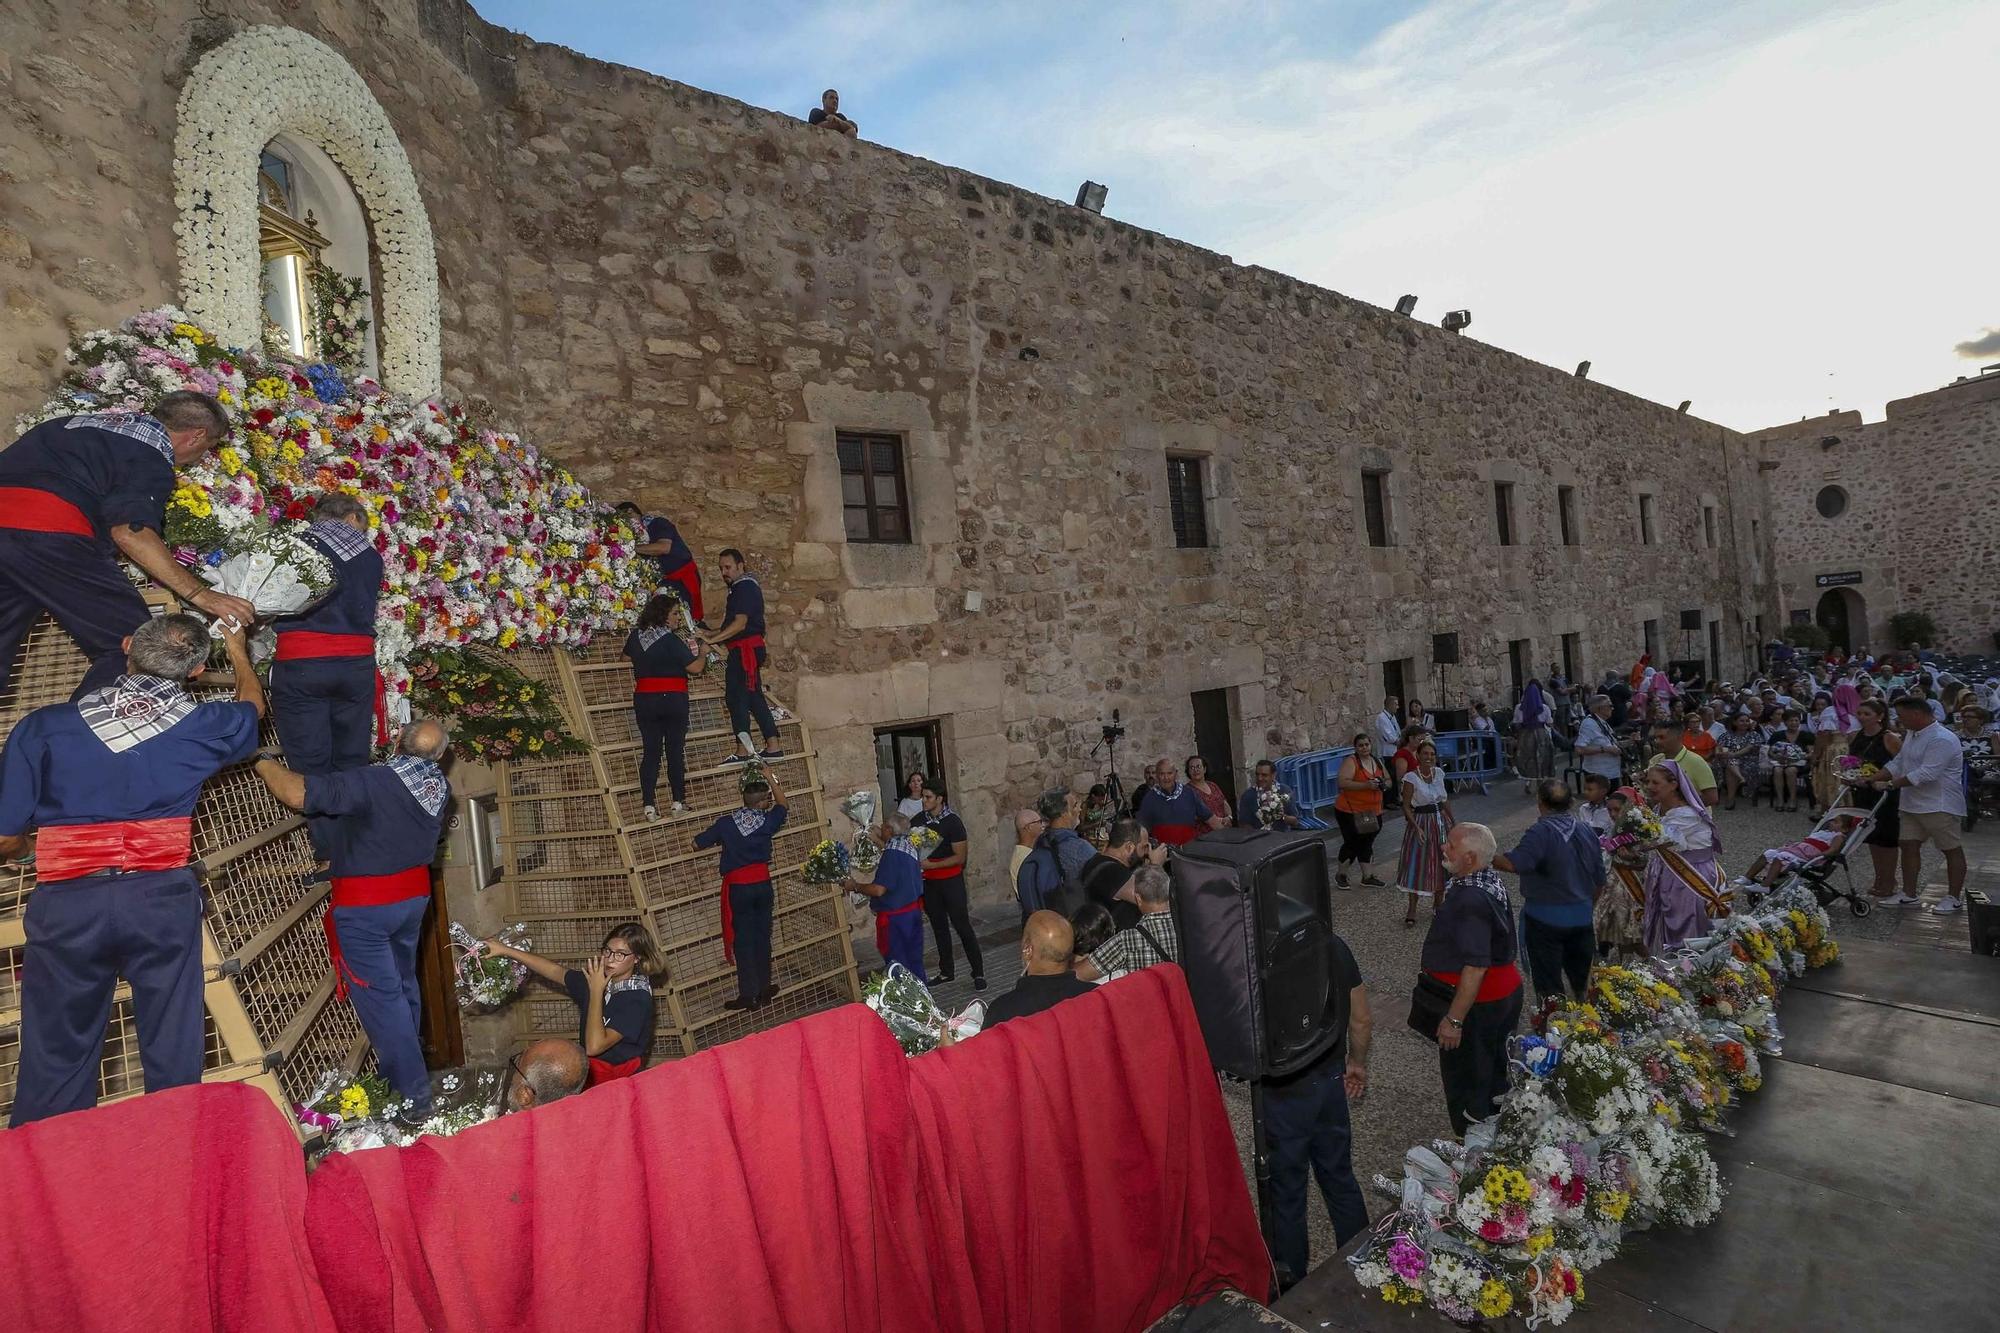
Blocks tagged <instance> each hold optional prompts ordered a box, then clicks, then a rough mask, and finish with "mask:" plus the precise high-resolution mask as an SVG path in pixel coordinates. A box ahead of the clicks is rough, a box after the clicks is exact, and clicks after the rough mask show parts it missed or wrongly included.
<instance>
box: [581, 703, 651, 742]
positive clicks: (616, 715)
mask: <svg viewBox="0 0 2000 1333" xmlns="http://www.w3.org/2000/svg"><path fill="white" fill-rule="evenodd" d="M588 717H589V719H590V723H589V725H590V734H589V735H587V736H585V737H584V739H585V740H587V741H589V742H590V743H591V744H592V745H631V744H634V743H636V742H637V741H638V739H639V719H638V717H637V715H636V714H634V713H633V712H632V710H631V709H629V708H600V709H598V710H597V711H596V712H594V713H591V714H589V715H588Z"/></svg>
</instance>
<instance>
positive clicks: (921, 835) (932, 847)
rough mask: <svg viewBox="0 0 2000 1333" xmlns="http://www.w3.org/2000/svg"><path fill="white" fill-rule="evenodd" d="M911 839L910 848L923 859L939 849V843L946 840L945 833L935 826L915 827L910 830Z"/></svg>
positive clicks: (919, 858) (918, 857)
mask: <svg viewBox="0 0 2000 1333" xmlns="http://www.w3.org/2000/svg"><path fill="white" fill-rule="evenodd" d="M909 841H910V850H912V851H914V852H915V853H916V854H917V859H918V860H919V861H921V860H923V859H924V858H925V857H927V856H929V855H930V854H931V853H932V852H934V851H936V850H937V845H938V844H939V843H940V842H943V841H944V835H943V834H941V833H939V832H938V831H937V830H936V829H934V828H913V829H911V830H910V839H909Z"/></svg>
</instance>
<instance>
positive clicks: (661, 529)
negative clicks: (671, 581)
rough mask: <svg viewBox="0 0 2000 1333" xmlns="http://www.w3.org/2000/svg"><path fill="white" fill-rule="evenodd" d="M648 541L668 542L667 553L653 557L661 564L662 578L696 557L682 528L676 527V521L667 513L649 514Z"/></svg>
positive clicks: (647, 524)
mask: <svg viewBox="0 0 2000 1333" xmlns="http://www.w3.org/2000/svg"><path fill="white" fill-rule="evenodd" d="M646 541H647V542H648V543H649V544H650V543H652V542H666V543H667V544H668V545H667V553H666V554H665V555H656V556H654V557H653V559H654V561H655V562H656V563H657V564H658V565H659V566H660V576H661V577H662V578H665V577H666V576H667V575H668V574H671V573H673V572H674V571H675V570H677V569H679V568H680V567H681V566H682V565H685V564H687V563H688V562H689V561H690V560H693V559H694V552H693V551H690V550H689V549H688V544H687V542H685V541H684V540H682V538H681V530H680V529H679V528H677V527H675V526H674V521H673V520H672V519H670V518H668V517H667V516H666V515H665V514H649V515H647V517H646Z"/></svg>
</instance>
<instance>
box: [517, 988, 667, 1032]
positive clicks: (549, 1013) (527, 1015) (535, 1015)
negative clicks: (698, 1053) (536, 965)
mask: <svg viewBox="0 0 2000 1333" xmlns="http://www.w3.org/2000/svg"><path fill="white" fill-rule="evenodd" d="M654 1012H655V1013H664V1012H666V1006H665V1005H655V1006H654ZM514 1013H515V1015H516V1022H517V1024H518V1028H517V1030H518V1031H521V1032H524V1033H530V1034H546V1035H549V1036H555V1037H574V1036H576V1032H577V1021H578V1020H577V1013H576V1004H575V1002H574V1001H572V1000H571V999H570V998H569V996H567V995H559V994H551V993H550V992H549V991H547V990H545V989H542V988H539V987H538V988H537V989H536V990H534V991H532V992H530V993H529V994H528V995H526V996H524V997H523V998H521V999H519V1000H516V1001H514Z"/></svg>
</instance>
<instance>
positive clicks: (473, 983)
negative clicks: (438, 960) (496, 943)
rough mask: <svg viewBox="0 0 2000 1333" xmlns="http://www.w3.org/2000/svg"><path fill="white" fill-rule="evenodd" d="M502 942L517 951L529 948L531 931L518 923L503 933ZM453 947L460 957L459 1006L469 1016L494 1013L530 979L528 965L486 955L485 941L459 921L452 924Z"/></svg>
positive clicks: (518, 961) (511, 959)
mask: <svg viewBox="0 0 2000 1333" xmlns="http://www.w3.org/2000/svg"><path fill="white" fill-rule="evenodd" d="M497 938H498V939H499V940H500V942H501V943H503V944H507V945H510V946H512V947H513V948H516V949H525V948H527V947H528V928H527V926H526V925H525V924H523V923H521V922H518V921H517V922H515V923H514V924H513V925H511V926H508V927H507V928H506V929H504V930H502V931H501V932H500V933H499V935H498V937H497ZM451 947H452V950H453V952H455V953H457V954H458V981H457V986H458V1003H459V1006H460V1007H461V1008H463V1009H464V1010H466V1011H467V1012H468V1013H475V1014H484V1013H491V1012H492V1011H493V1010H495V1009H498V1008H499V1007H500V1006H501V1005H503V1004H505V1003H507V1001H509V1000H511V999H513V998H514V996H515V994H516V993H517V992H519V991H520V989H521V984H522V983H523V982H525V981H526V980H527V979H528V969H527V966H526V964H524V963H522V962H521V961H520V960H518V959H514V958H501V957H499V956H497V955H495V954H490V953H488V952H486V945H485V943H484V942H483V941H481V940H478V939H475V938H474V937H473V934H472V932H471V931H469V930H467V929H466V928H465V926H464V925H463V924H462V923H460V922H457V921H454V922H452V924H451Z"/></svg>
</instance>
